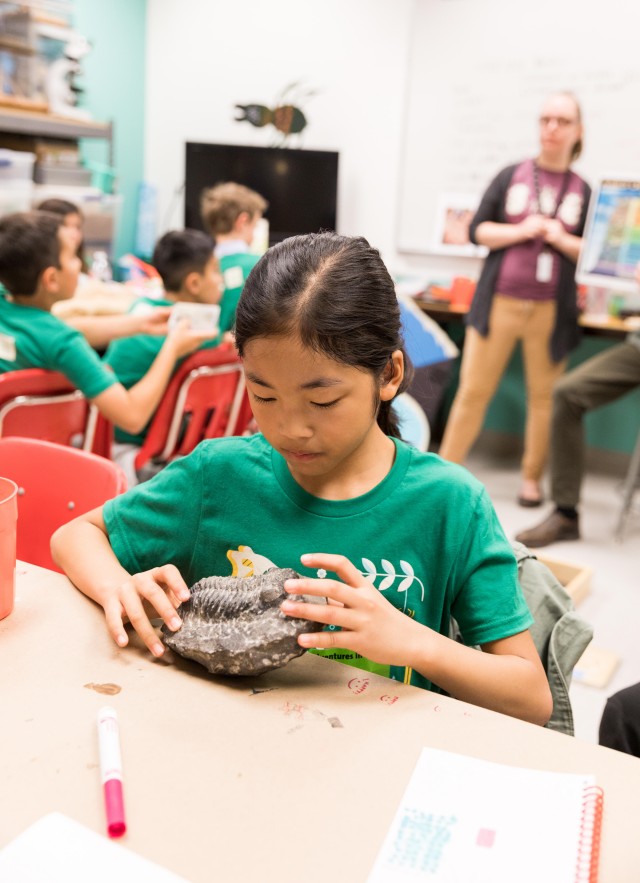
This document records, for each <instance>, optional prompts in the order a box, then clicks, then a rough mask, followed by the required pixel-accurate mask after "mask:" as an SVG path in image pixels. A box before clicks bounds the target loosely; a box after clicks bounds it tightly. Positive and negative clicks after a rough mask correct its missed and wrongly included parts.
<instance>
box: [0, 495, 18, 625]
mask: <svg viewBox="0 0 640 883" xmlns="http://www.w3.org/2000/svg"><path fill="white" fill-rule="evenodd" d="M17 522H18V485H17V484H16V483H15V481H11V479H10V478H0V619H4V617H5V616H9V614H10V613H11V611H12V610H13V601H14V598H15V594H16V525H17Z"/></svg>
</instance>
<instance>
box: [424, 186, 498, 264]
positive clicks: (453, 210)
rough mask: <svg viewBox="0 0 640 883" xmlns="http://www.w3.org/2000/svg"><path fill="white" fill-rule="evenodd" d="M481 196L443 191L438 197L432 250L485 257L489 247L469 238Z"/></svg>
mask: <svg viewBox="0 0 640 883" xmlns="http://www.w3.org/2000/svg"><path fill="white" fill-rule="evenodd" d="M479 201H480V198H479V196H477V195H470V194H464V193H443V194H442V195H441V196H440V198H439V199H438V204H437V209H436V224H435V229H434V237H433V243H432V250H433V251H435V252H437V253H439V254H450V255H470V256H472V257H483V256H484V255H486V253H487V249H486V248H485V247H484V246H482V245H474V244H473V242H471V240H470V239H469V225H470V224H471V221H472V219H473V216H474V214H475V212H476V209H477V207H478V203H479Z"/></svg>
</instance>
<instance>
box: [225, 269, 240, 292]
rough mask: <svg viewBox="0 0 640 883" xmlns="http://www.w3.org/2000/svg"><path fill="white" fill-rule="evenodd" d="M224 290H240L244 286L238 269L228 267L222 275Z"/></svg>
mask: <svg viewBox="0 0 640 883" xmlns="http://www.w3.org/2000/svg"><path fill="white" fill-rule="evenodd" d="M223 278H224V287H225V288H240V287H241V286H242V285H244V276H243V275H242V270H241V268H240V267H229V269H228V270H225V271H224V273H223Z"/></svg>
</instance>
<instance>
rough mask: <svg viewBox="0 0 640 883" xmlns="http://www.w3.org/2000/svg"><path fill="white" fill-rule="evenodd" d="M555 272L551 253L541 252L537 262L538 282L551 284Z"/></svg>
mask: <svg viewBox="0 0 640 883" xmlns="http://www.w3.org/2000/svg"><path fill="white" fill-rule="evenodd" d="M552 272H553V255H552V254H551V252H550V251H541V252H540V254H539V255H538V260H537V262H536V282H551V273H552Z"/></svg>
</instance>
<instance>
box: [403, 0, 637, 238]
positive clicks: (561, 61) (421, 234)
mask: <svg viewBox="0 0 640 883" xmlns="http://www.w3.org/2000/svg"><path fill="white" fill-rule="evenodd" d="M412 15H413V21H412V25H411V36H410V48H409V60H408V64H409V75H408V89H407V95H406V112H405V123H404V132H403V144H402V150H401V170H400V186H399V205H398V226H397V230H398V238H397V247H398V251H400V252H409V253H417V254H420V253H422V254H430V253H434V252H440V253H447V252H450V253H451V254H465V253H468V251H467V252H465V250H464V249H463V250H457V249H456V248H455V247H454V246H452V247H448V246H443V245H441V236H440V231H441V229H442V211H443V205H446V204H447V202H452V201H454V200H455V199H456V197H457V196H460V197H461V198H462V199H463V201H464V200H466V201H473V200H474V199H475V200H476V202H477V200H478V199H479V198H480V196H481V195H482V193H483V192H484V190H485V189H486V187H487V185H488V184H489V182H490V180H491V179H492V178H493V177H494V175H495V174H496V173H497V172H498V171H500V169H501V168H503V167H504V166H506V165H509V164H510V163H514V162H519V161H520V160H522V159H524V158H525V157H527V156H535V155H536V153H537V148H538V116H539V114H540V108H541V105H542V103H543V101H544V99H545V98H546V97H547V95H549V94H550V93H552V92H555V91H563V90H570V91H572V92H574V93H575V94H576V96H577V98H578V100H579V101H580V104H581V106H582V114H583V122H584V127H585V137H584V152H583V155H582V157H581V158H580V160H578V161H577V162H576V163H575V165H574V168H575V170H576V171H577V172H578V173H579V174H581V175H582V176H583V177H584V178H586V179H587V181H588V182H589V183H590V184H591V185H592V187H593V186H594V185H595V184H596V183H597V179H598V178H599V177H601V176H603V175H604V174H605V173H609V174H610V173H611V172H612V171H613V170H616V169H620V170H624V171H625V173H627V174H628V173H629V171H632V172H633V171H634V170H635V175H636V177H640V4H638V3H629V2H628V0H606V3H596V2H591V3H589V2H585V0H536V2H535V3H534V4H532V3H525V2H522V0H414V5H413V13H412Z"/></svg>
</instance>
